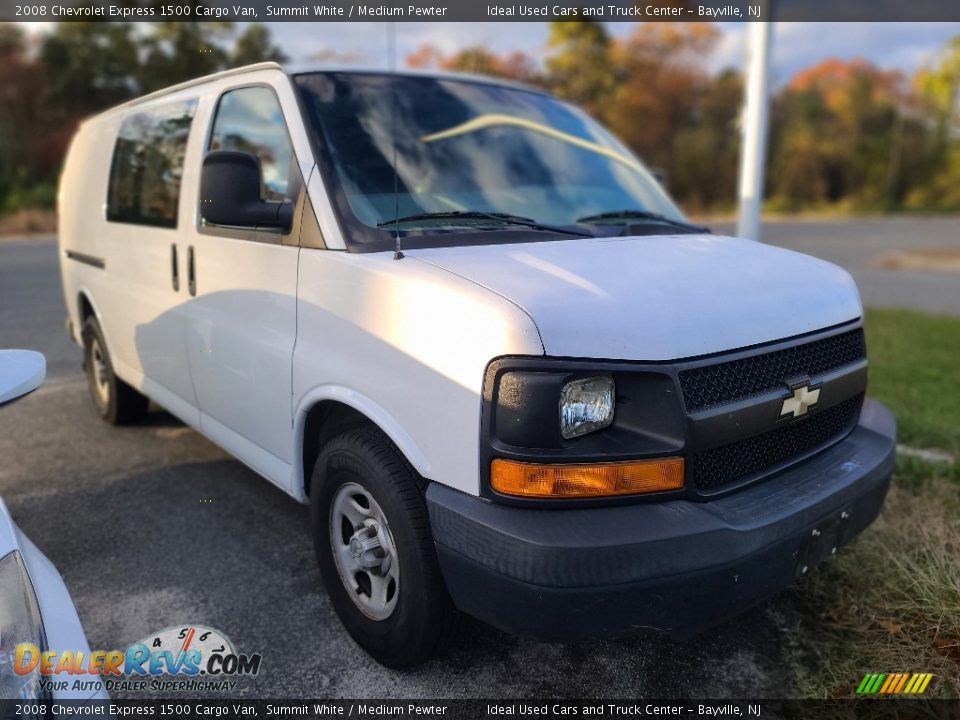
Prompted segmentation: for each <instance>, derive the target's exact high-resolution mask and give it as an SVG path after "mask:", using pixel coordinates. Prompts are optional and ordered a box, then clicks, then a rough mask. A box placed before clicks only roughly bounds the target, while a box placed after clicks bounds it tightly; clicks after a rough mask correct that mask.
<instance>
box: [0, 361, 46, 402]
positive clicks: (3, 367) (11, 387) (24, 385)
mask: <svg viewBox="0 0 960 720" xmlns="http://www.w3.org/2000/svg"><path fill="white" fill-rule="evenodd" d="M46 374H47V360H46V358H44V357H43V354H41V353H38V352H34V351H33V350H0V405H5V404H6V403H8V402H12V401H14V400H16V399H17V398H19V397H23V396H24V395H26V394H27V393H30V392H33V391H34V390H36V389H37V388H38V387H40V384H41V383H42V382H43V379H44V377H46Z"/></svg>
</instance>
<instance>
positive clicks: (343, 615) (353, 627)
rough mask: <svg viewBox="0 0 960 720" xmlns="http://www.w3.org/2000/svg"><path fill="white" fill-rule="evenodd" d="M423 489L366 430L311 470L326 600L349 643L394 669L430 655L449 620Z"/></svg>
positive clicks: (337, 445) (335, 446)
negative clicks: (353, 643) (338, 619)
mask: <svg viewBox="0 0 960 720" xmlns="http://www.w3.org/2000/svg"><path fill="white" fill-rule="evenodd" d="M422 482H423V481H422V479H421V478H420V476H419V475H418V474H417V473H416V471H415V470H414V469H413V468H412V467H411V466H410V464H409V463H408V462H407V460H406V458H404V457H403V455H402V454H401V453H400V451H399V450H398V449H397V448H396V447H395V446H394V445H393V443H391V442H390V440H389V439H388V438H386V437H385V436H384V435H383V434H382V433H380V432H379V431H378V430H377V429H375V428H371V427H361V428H357V429H353V430H348V431H346V432H344V433H343V434H342V435H339V436H338V437H336V438H334V439H333V440H331V441H330V442H329V443H327V445H326V447H325V448H323V450H322V451H321V453H320V457H319V458H318V459H317V462H316V465H315V466H314V470H313V479H312V484H311V488H312V491H311V497H310V508H311V518H312V525H313V537H314V546H315V548H316V553H317V562H318V563H319V565H320V574H321V575H322V577H323V582H324V584H325V586H326V588H327V593H328V594H329V596H330V600H331V602H332V604H333V607H334V609H335V610H336V612H337V615H338V616H339V617H340V620H341V622H342V623H343V625H344V627H345V628H346V630H347V632H348V633H350V636H351V637H352V638H353V639H354V640H355V641H356V643H357V644H358V645H360V647H362V648H363V649H364V650H366V651H367V653H369V654H370V655H371V656H372V657H373V658H374V659H375V660H376V661H377V662H379V663H381V664H383V665H386V666H388V667H392V668H406V667H411V666H413V665H417V664H419V663H422V662H424V661H426V660H428V659H429V658H431V657H433V656H434V655H435V654H436V653H437V652H439V651H440V650H441V649H442V648H443V647H444V646H445V645H446V643H447V641H448V640H449V638H450V636H451V633H452V630H453V626H454V620H455V610H454V607H453V603H452V601H451V600H450V596H449V595H448V594H447V590H446V587H445V586H444V584H443V579H442V577H441V574H440V567H439V564H438V562H437V555H436V550H435V548H434V544H433V537H432V534H431V532H430V521H429V517H428V515H427V507H426V501H425V499H424V495H423V490H422ZM351 502H352V504H351ZM364 504H366V506H367V507H366V508H364V507H363V505H364ZM358 508H359V511H358ZM378 518H379V519H378ZM371 526H372V527H371ZM384 526H385V531H384ZM354 539H356V541H357V543H356V544H354ZM371 547H372V549H370V548H371ZM357 553H360V554H359V555H358V554H357ZM338 558H339V559H338ZM378 563H379V564H378ZM394 573H395V575H394ZM364 577H366V579H365V580H364ZM391 581H392V582H393V583H394V585H393V592H392V593H391V591H390V583H391ZM381 601H382V602H381Z"/></svg>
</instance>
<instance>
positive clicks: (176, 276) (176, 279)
mask: <svg viewBox="0 0 960 720" xmlns="http://www.w3.org/2000/svg"><path fill="white" fill-rule="evenodd" d="M170 276H171V278H172V282H173V291H174V292H179V291H180V261H179V260H178V259H177V244H176V243H171V244H170Z"/></svg>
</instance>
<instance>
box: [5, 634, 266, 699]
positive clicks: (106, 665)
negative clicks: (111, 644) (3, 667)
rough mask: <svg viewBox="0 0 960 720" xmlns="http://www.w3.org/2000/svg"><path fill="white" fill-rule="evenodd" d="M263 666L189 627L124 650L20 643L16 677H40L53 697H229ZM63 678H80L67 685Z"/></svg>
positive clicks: (219, 639) (226, 642) (218, 637)
mask: <svg viewBox="0 0 960 720" xmlns="http://www.w3.org/2000/svg"><path fill="white" fill-rule="evenodd" d="M260 661H261V656H260V654H259V653H253V654H249V655H247V654H242V653H238V652H237V651H236V648H235V647H234V645H233V643H232V642H231V641H230V639H229V638H228V637H227V636H226V635H224V634H223V633H221V632H220V631H219V630H215V629H214V628H211V627H206V626H204V625H185V626H179V627H169V628H165V629H163V630H161V631H160V632H157V633H152V634H151V635H148V636H147V637H145V638H144V639H143V640H141V641H140V642H137V643H134V644H133V645H131V646H130V647H128V648H127V649H126V650H93V651H91V652H89V653H84V652H81V651H74V650H62V651H57V650H45V651H41V649H40V648H39V647H37V646H36V645H34V644H33V643H21V644H19V645H17V646H16V649H15V651H14V662H13V671H14V672H15V673H16V674H18V675H29V674H32V673H36V674H38V675H39V677H40V684H41V687H43V688H44V689H47V690H50V691H57V690H67V689H71V690H90V691H96V690H100V689H106V690H107V692H118V691H119V692H127V691H148V690H149V691H158V692H176V691H184V692H209V691H222V692H230V691H232V690H234V689H235V688H236V685H237V682H238V678H240V677H250V676H255V675H256V674H257V673H258V672H259V671H260ZM63 675H71V676H77V677H76V678H75V679H73V680H64V679H63ZM51 676H57V677H51ZM84 676H86V677H84Z"/></svg>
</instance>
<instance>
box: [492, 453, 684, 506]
mask: <svg viewBox="0 0 960 720" xmlns="http://www.w3.org/2000/svg"><path fill="white" fill-rule="evenodd" d="M490 484H491V486H493V489H494V490H496V491H497V492H499V493H503V494H504V495H517V496H521V497H534V498H578V497H580V498H584V497H601V496H605V495H634V494H636V493H651V492H661V491H663V490H679V489H680V488H682V487H683V458H678V457H671V458H657V459H655V460H631V461H629V462H610V463H589V464H576V465H569V464H551V465H543V464H540V463H525V462H516V461H514V460H503V459H502V458H497V459H496V460H494V461H493V463H492V464H491V465H490Z"/></svg>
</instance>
